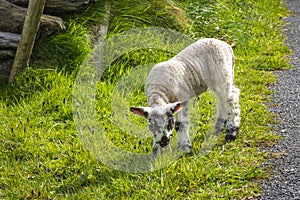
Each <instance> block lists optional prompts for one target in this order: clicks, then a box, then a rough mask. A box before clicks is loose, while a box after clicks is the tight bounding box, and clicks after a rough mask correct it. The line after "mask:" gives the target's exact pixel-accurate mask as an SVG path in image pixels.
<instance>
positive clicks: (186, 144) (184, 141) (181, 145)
mask: <svg viewBox="0 0 300 200" xmlns="http://www.w3.org/2000/svg"><path fill="white" fill-rule="evenodd" d="M189 127H190V119H189V110H188V106H186V107H185V108H183V109H182V110H181V111H180V112H179V113H178V114H177V116H176V122H175V130H176V132H177V138H178V150H180V151H183V152H186V153H189V152H190V151H191V149H192V144H191V139H190V135H189Z"/></svg>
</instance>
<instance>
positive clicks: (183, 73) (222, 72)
mask: <svg viewBox="0 0 300 200" xmlns="http://www.w3.org/2000/svg"><path fill="white" fill-rule="evenodd" d="M233 62H234V55H233V51H232V48H231V47H230V46H229V45H228V44H227V43H225V42H223V41H220V40H217V39H212V38H206V39H200V40H198V41H197V42H195V43H193V44H191V45H190V46H188V47H187V48H185V49H184V50H182V51H181V52H180V53H179V54H177V55H176V56H174V57H173V58H171V59H170V60H168V61H165V62H161V63H158V64H157V65H155V66H154V67H153V68H152V70H151V71H150V73H149V75H148V78H147V81H146V95H147V97H148V106H150V107H152V106H156V105H165V104H167V103H171V102H176V101H184V100H189V99H190V98H192V97H194V96H195V95H199V94H201V93H202V92H204V91H206V90H207V88H210V89H211V90H213V91H216V92H221V93H222V91H224V88H221V87H223V86H224V85H225V86H226V87H229V88H230V87H232V90H233V89H234V88H233V87H234V86H233V76H234V75H233V66H234V63H233ZM224 66H226V67H224ZM220 82H222V83H221V84H220ZM232 90H231V89H230V91H232Z"/></svg>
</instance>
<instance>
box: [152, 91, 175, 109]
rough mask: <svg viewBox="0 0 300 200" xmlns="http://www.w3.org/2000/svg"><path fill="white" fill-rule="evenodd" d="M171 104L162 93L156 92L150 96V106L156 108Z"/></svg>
mask: <svg viewBox="0 0 300 200" xmlns="http://www.w3.org/2000/svg"><path fill="white" fill-rule="evenodd" d="M168 103H170V101H169V99H168V97H167V96H166V95H165V94H163V93H160V92H154V93H152V94H151V95H149V96H148V106H149V107H155V106H163V105H166V104H168Z"/></svg>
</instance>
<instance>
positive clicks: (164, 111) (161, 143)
mask: <svg viewBox="0 0 300 200" xmlns="http://www.w3.org/2000/svg"><path fill="white" fill-rule="evenodd" d="M186 105H187V102H175V103H170V104H166V105H163V106H155V107H130V111H131V112H133V113H134V114H136V115H138V116H141V117H144V118H146V119H147V123H148V128H149V130H150V131H151V133H152V135H153V141H154V142H153V143H154V145H153V154H156V153H157V151H158V150H159V149H160V148H166V147H168V146H169V144H170V138H171V136H172V130H173V129H174V127H175V116H174V115H175V114H176V113H177V112H179V111H180V110H181V109H182V108H183V107H184V106H186Z"/></svg>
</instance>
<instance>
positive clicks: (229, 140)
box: [225, 134, 236, 142]
mask: <svg viewBox="0 0 300 200" xmlns="http://www.w3.org/2000/svg"><path fill="white" fill-rule="evenodd" d="M235 139H236V135H229V134H226V136H225V140H226V141H227V142H232V141H234V140H235Z"/></svg>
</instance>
